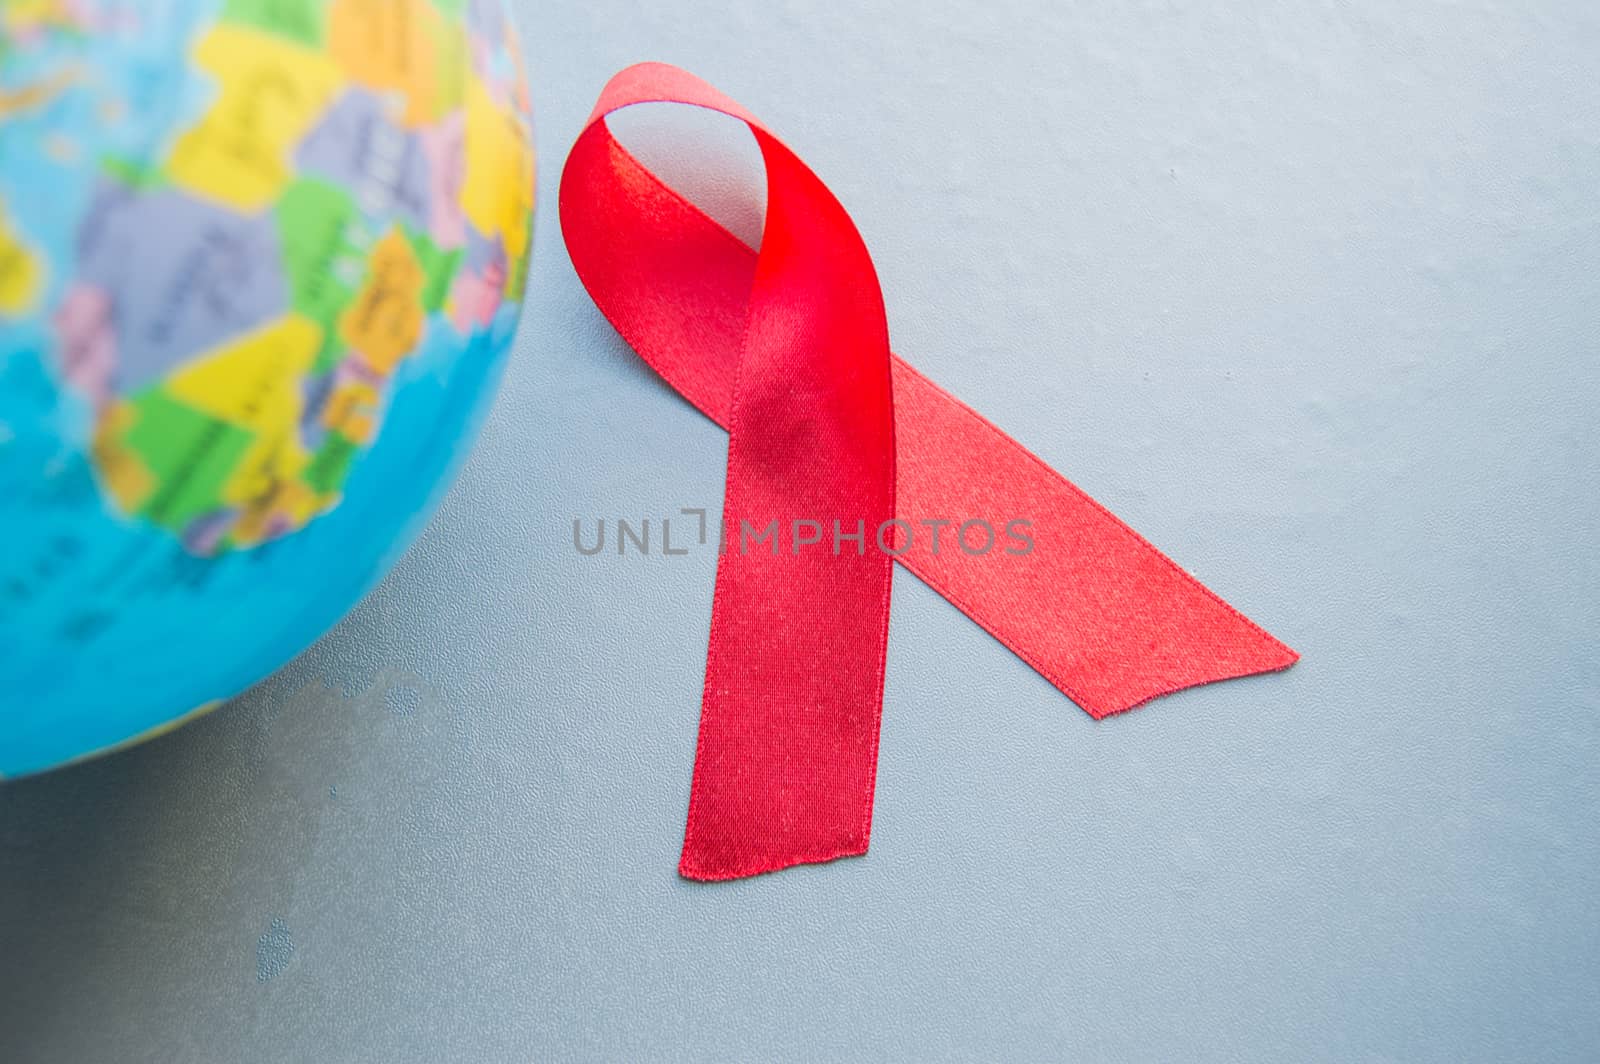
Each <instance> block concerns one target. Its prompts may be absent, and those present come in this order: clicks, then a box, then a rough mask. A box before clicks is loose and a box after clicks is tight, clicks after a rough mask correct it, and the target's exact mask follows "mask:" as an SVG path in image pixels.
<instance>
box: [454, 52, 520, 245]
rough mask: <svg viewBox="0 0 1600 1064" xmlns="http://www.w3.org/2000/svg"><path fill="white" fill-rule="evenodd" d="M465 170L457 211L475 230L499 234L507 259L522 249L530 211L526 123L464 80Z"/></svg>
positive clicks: (480, 85)
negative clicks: (465, 116) (460, 210)
mask: <svg viewBox="0 0 1600 1064" xmlns="http://www.w3.org/2000/svg"><path fill="white" fill-rule="evenodd" d="M466 111H467V123H466V125H467V136H466V139H467V152H466V154H467V172H466V177H465V179H464V180H463V181H462V183H461V209H462V210H463V211H465V212H466V215H467V218H468V220H469V221H471V222H472V224H473V225H474V226H476V227H477V229H478V230H479V231H480V232H482V233H484V234H485V235H487V236H490V237H493V236H499V237H500V239H501V240H502V241H503V243H504V245H505V252H506V256H507V257H508V258H510V259H511V260H512V261H513V262H515V261H516V260H518V259H520V258H521V257H522V255H523V253H524V252H525V251H526V250H527V248H528V226H529V224H530V221H529V219H530V218H531V216H532V212H533V164H534V157H533V146H532V145H531V144H530V143H529V142H528V133H527V127H526V125H524V123H523V122H522V121H521V120H519V119H518V118H517V116H516V115H514V114H512V113H511V112H510V111H508V110H506V109H505V108H504V107H502V106H500V104H499V103H497V102H496V101H495V99H494V97H493V95H491V94H490V92H489V90H488V88H487V87H486V86H485V85H484V84H483V81H482V80H481V79H480V78H478V77H476V76H474V77H471V78H469V79H468V81H467V99H466Z"/></svg>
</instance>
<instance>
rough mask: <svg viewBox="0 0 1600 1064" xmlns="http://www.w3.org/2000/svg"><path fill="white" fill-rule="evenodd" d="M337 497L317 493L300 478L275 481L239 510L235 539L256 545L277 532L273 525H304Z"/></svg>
mask: <svg viewBox="0 0 1600 1064" xmlns="http://www.w3.org/2000/svg"><path fill="white" fill-rule="evenodd" d="M337 497H338V496H323V495H318V494H317V493H316V492H314V491H312V490H311V489H310V488H308V487H306V486H305V485H304V484H302V483H300V481H298V480H279V481H275V482H273V484H272V487H271V489H270V490H269V491H267V492H266V493H264V494H262V495H261V496H259V497H258V498H256V499H253V500H251V501H250V502H249V503H248V504H247V505H246V506H245V508H244V510H243V512H242V513H240V515H239V520H238V521H237V522H235V524H234V526H233V532H232V536H233V542H234V544H235V545H237V546H240V547H253V546H255V545H256V544H258V543H261V542H262V541H264V540H266V539H268V538H270V537H271V536H272V535H273V534H274V531H273V530H274V525H279V526H283V525H287V526H288V527H290V528H300V527H303V526H304V525H305V524H306V523H307V522H309V521H310V520H311V519H312V518H313V517H315V516H317V514H318V513H320V512H321V511H322V510H323V509H324V508H325V507H326V506H327V504H328V502H329V501H330V500H331V499H334V498H337ZM279 530H280V531H281V528H280V529H279Z"/></svg>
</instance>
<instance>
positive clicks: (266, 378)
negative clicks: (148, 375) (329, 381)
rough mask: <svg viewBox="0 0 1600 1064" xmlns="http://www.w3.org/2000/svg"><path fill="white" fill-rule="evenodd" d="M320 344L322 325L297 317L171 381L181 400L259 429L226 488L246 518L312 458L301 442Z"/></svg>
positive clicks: (223, 496) (223, 492) (227, 495)
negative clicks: (309, 376)
mask: <svg viewBox="0 0 1600 1064" xmlns="http://www.w3.org/2000/svg"><path fill="white" fill-rule="evenodd" d="M321 346H322V328H321V326H319V325H317V324H316V323H315V322H313V321H310V320H309V319H307V318H303V317H301V316H300V315H298V314H290V315H288V316H287V317H284V318H282V319H280V320H278V321H276V322H273V323H272V324H270V325H267V326H265V327H264V328H261V329H258V330H257V331H255V332H253V333H251V334H250V335H249V336H246V337H244V338H243V339H241V340H236V341H234V342H233V343H231V344H229V345H227V346H226V347H223V348H221V349H219V350H218V351H217V352H216V353H215V354H212V355H208V356H204V357H202V358H200V359H197V360H196V361H195V362H193V363H191V364H189V365H187V366H185V367H184V368H183V369H181V370H179V371H178V372H176V373H174V374H173V375H172V377H171V378H169V380H168V382H167V391H168V393H169V394H171V395H172V396H173V397H174V398H176V399H179V400H182V401H183V402H185V403H187V404H189V405H190V406H192V407H194V408H195V409H196V410H200V411H202V412H204V413H207V414H210V415H212V416H213V417H217V418H220V419H221V420H223V421H227V422H229V423H231V424H234V425H237V426H239V427H240V428H242V429H246V430H248V431H250V432H251V433H253V434H254V436H255V439H254V440H253V441H252V442H251V444H250V446H249V447H248V448H247V449H246V450H245V452H244V454H243V455H241V456H240V458H239V462H238V464H237V465H236V466H235V467H234V469H233V472H232V473H231V474H230V475H229V476H228V479H227V480H226V481H225V482H224V483H223V484H222V487H221V491H220V493H219V497H220V499H221V501H223V502H225V503H228V504H229V505H233V506H239V507H242V508H243V509H244V512H245V514H247V515H248V514H251V513H254V512H255V511H256V510H257V509H258V508H260V507H262V506H264V505H266V501H267V500H277V499H279V498H280V496H281V495H282V487H283V485H284V483H285V482H287V481H290V480H292V479H294V478H296V477H298V476H299V475H300V474H301V473H302V472H303V471H304V470H305V468H306V466H307V465H309V464H310V462H311V456H310V454H308V453H307V451H306V449H305V446H304V445H303V444H302V443H301V440H300V417H301V414H302V412H303V411H304V408H305V398H304V396H303V394H302V391H301V383H302V382H303V381H304V379H305V375H306V371H307V370H308V369H310V367H311V364H312V362H313V360H314V359H315V358H316V355H317V351H318V349H319V348H320V347H321ZM313 509H314V508H313ZM298 515H299V510H298V507H297V508H296V509H295V516H298ZM309 516H310V514H309V513H308V514H307V515H306V517H307V519H309ZM241 520H242V519H241ZM235 535H236V536H237V535H238V533H237V532H236V533H235Z"/></svg>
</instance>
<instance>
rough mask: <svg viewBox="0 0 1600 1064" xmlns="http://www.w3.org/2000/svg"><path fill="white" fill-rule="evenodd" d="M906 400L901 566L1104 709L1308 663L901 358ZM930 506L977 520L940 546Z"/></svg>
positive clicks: (899, 421) (901, 397) (1097, 710)
mask: <svg viewBox="0 0 1600 1064" xmlns="http://www.w3.org/2000/svg"><path fill="white" fill-rule="evenodd" d="M894 402H895V434H896V442H897V445H898V459H897V463H896V469H897V473H898V480H897V483H896V494H897V501H898V509H899V512H900V513H901V514H903V515H908V517H907V521H908V522H910V521H911V516H914V517H915V518H916V519H917V521H916V522H911V523H913V524H914V525H916V527H914V528H913V534H912V536H911V537H910V545H909V549H907V550H906V551H905V552H904V553H903V554H902V555H901V556H900V562H901V563H902V564H903V565H905V566H906V567H907V568H908V569H910V570H911V571H912V572H913V573H915V574H916V575H917V576H918V577H920V578H921V579H922V580H923V581H925V582H926V583H927V584H929V585H930V586H931V587H933V589H934V590H936V591H938V592H939V593H940V594H941V595H943V596H944V597H945V598H947V599H949V600H950V601H951V602H952V603H953V604H954V605H955V606H956V607H958V608H959V609H960V610H961V611H962V612H963V613H965V614H967V616H969V617H971V618H972V619H973V620H974V621H976V622H977V623H978V624H980V625H982V626H983V627H984V628H985V629H986V630H987V631H989V632H990V633H991V634H992V635H994V636H995V638H997V639H999V640H1000V641H1001V642H1002V643H1004V644H1005V645H1006V646H1007V647H1009V648H1010V649H1011V650H1012V651H1013V652H1015V653H1016V654H1017V656H1018V657H1020V658H1022V660H1023V661H1026V662H1027V663H1028V664H1029V665H1031V666H1033V668H1034V669H1035V670H1037V671H1038V672H1039V673H1040V674H1041V675H1043V676H1044V677H1045V678H1046V679H1047V680H1049V681H1050V682H1051V683H1052V684H1054V685H1055V686H1056V687H1057V688H1058V689H1059V690H1060V691H1061V692H1062V693H1064V694H1065V695H1067V697H1069V698H1071V699H1072V700H1073V701H1074V702H1076V703H1077V704H1078V705H1079V706H1081V707H1083V709H1084V710H1085V711H1087V712H1088V713H1089V714H1090V715H1091V716H1094V717H1096V718H1102V717H1107V716H1110V715H1111V714H1113V713H1120V712H1122V711H1123V710H1127V709H1132V708H1133V707H1134V706H1138V705H1141V704H1143V703H1145V702H1148V701H1150V700H1151V699H1152V698H1158V697H1160V696H1161V695H1165V694H1170V693H1172V692H1174V691H1180V690H1183V689H1184V688H1186V687H1195V686H1198V685H1200V684H1206V683H1213V682H1215V681H1218V680H1228V679H1233V678H1235V677H1240V676H1250V675H1254V674H1256V673H1263V672H1276V671H1278V670H1280V669H1286V668H1288V667H1289V666H1290V665H1293V664H1294V663H1295V662H1296V661H1297V660H1299V655H1298V654H1296V653H1295V652H1294V651H1293V650H1291V649H1289V648H1288V647H1287V646H1285V645H1284V644H1283V643H1281V642H1279V641H1278V640H1277V639H1275V638H1273V637H1272V636H1271V635H1269V634H1268V633H1267V632H1265V631H1264V630H1262V629H1261V628H1260V627H1259V626H1257V625H1256V624H1254V623H1253V622H1252V621H1250V619H1249V618H1247V617H1245V616H1244V614H1242V613H1240V612H1239V611H1238V610H1236V609H1234V608H1233V607H1232V606H1230V605H1228V604H1227V603H1226V602H1224V601H1223V600H1222V599H1221V598H1220V597H1219V596H1218V595H1216V594H1215V593H1214V592H1212V591H1211V590H1210V589H1209V588H1207V587H1206V586H1205V585H1204V584H1202V583H1200V581H1198V580H1196V579H1195V578H1194V577H1193V576H1190V575H1189V574H1188V573H1187V572H1185V571H1184V570H1183V569H1181V568H1179V567H1178V565H1177V564H1175V563H1174V562H1173V561H1172V560H1171V559H1169V558H1168V557H1167V556H1166V555H1165V554H1162V553H1161V552H1160V551H1159V550H1157V549H1156V548H1155V547H1153V546H1151V545H1150V543H1149V542H1147V541H1146V540H1145V539H1144V538H1143V537H1141V536H1140V535H1139V534H1138V533H1137V532H1135V531H1134V530H1133V529H1131V528H1129V527H1128V526H1127V525H1125V524H1123V523H1122V521H1120V520H1118V519H1117V518H1116V517H1115V516H1114V515H1113V514H1112V513H1111V512H1110V511H1108V510H1107V509H1106V508H1105V507H1103V506H1101V505H1100V504H1099V503H1097V502H1095V501H1094V499H1092V498H1090V497H1089V496H1088V495H1087V494H1085V493H1084V492H1083V491H1082V490H1081V489H1079V488H1078V487H1077V486H1076V485H1074V484H1073V483H1072V482H1070V481H1068V480H1067V479H1066V478H1065V477H1063V476H1061V474H1059V473H1057V472H1056V471H1055V470H1053V469H1051V468H1050V467H1049V466H1047V465H1045V463H1044V462H1043V461H1042V460H1041V459H1039V458H1038V457H1037V456H1035V455H1034V454H1033V453H1032V452H1030V451H1028V450H1027V449H1026V448H1024V447H1023V446H1022V445H1021V444H1019V443H1017V442H1016V441H1015V440H1013V439H1011V438H1010V437H1009V436H1007V435H1006V434H1005V433H1003V432H1001V431H1000V430H999V429H998V428H996V427H995V426H994V425H992V424H990V423H989V422H988V421H987V420H985V419H984V418H983V417H982V416H980V415H979V414H977V413H976V412H975V411H973V410H972V409H971V408H970V407H968V406H966V405H965V404H964V403H962V402H961V401H960V400H958V399H956V398H955V397H954V396H952V395H950V394H949V393H948V392H946V391H944V390H943V389H942V388H940V387H939V386H938V385H936V384H934V383H933V382H932V381H930V380H928V378H926V377H924V376H923V375H922V374H920V373H918V372H917V371H916V370H915V369H913V368H912V367H911V366H910V365H909V364H908V363H906V362H904V361H903V360H901V359H899V358H896V359H895V360H894ZM931 516H939V517H950V518H959V519H961V520H962V522H963V523H962V524H961V525H954V524H952V525H951V526H950V527H948V528H946V529H944V530H943V531H944V536H943V542H940V543H939V544H938V545H937V546H935V544H934V543H933V541H932V539H931V537H930V536H929V535H928V531H929V529H928V528H926V527H922V525H925V524H926V519H927V518H929V517H931ZM986 528H987V529H988V530H992V532H993V542H992V543H989V542H988V541H989V532H988V531H986ZM986 544H987V545H988V549H987V550H984V549H983V548H984V547H985V545H986Z"/></svg>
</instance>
